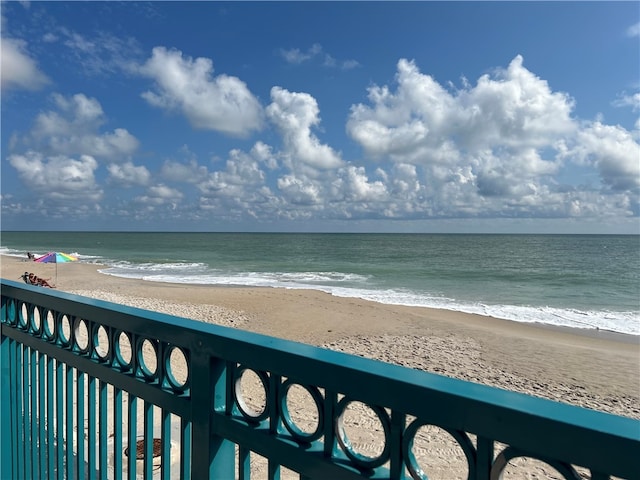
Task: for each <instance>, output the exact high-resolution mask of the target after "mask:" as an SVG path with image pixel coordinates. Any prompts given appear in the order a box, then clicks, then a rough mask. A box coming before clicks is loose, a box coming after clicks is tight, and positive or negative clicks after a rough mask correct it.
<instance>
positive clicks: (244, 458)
mask: <svg viewBox="0 0 640 480" xmlns="http://www.w3.org/2000/svg"><path fill="white" fill-rule="evenodd" d="M238 476H239V480H249V479H250V478H251V450H249V449H248V448H246V447H243V446H242V445H239V446H238Z"/></svg>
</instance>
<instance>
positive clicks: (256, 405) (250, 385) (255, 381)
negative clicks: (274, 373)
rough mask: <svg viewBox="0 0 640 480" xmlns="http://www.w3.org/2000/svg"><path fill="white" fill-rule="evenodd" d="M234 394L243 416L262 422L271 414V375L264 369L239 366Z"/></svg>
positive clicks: (252, 421) (251, 421)
mask: <svg viewBox="0 0 640 480" xmlns="http://www.w3.org/2000/svg"><path fill="white" fill-rule="evenodd" d="M233 395H234V397H235V402H236V405H237V406H238V409H239V410H240V413H242V416H243V417H244V418H245V419H246V420H247V421H248V422H250V423H260V422H262V421H263V420H265V419H266V418H267V417H268V416H269V411H270V409H269V405H268V402H269V377H268V376H267V373H266V372H264V371H262V370H258V371H256V370H253V369H251V368H248V367H239V368H238V369H236V371H235V381H234V389H233Z"/></svg>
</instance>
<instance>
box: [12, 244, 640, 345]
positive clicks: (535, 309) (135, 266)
mask: <svg viewBox="0 0 640 480" xmlns="http://www.w3.org/2000/svg"><path fill="white" fill-rule="evenodd" d="M52 250H57V251H62V252H66V253H73V254H77V255H78V256H79V258H80V261H82V262H86V263H98V264H101V265H104V267H103V268H101V270H100V271H101V272H102V273H104V274H105V275H116V276H121V277H129V278H141V279H144V280H148V281H154V282H177V283H198V284H210V285H247V286H254V287H279V288H311V289H316V290H322V291H325V292H329V293H331V294H333V295H336V296H343V297H358V298H364V299H367V300H373V301H376V302H380V303H388V304H400V305H412V306H426V307H436V308H444V309H449V310H458V311H463V312H471V313H479V314H483V315H491V316H494V317H499V318H505V319H510V320H515V321H520V322H540V323H548V324H554V325H564V326H570V327H577V328H600V329H606V330H612V331H617V332H622V333H630V334H634V335H640V237H639V236H624V235H621V236H617V235H442V234H439V235H431V234H298V233H282V234H278V233H264V234H261V233H114V232H109V233H97V232H83V233H76V232H73V233H71V232H37V233H35V232H3V233H2V237H1V238H0V253H2V254H5V255H19V256H24V255H25V252H27V251H31V252H33V253H35V254H36V255H39V254H44V253H46V252H48V251H52Z"/></svg>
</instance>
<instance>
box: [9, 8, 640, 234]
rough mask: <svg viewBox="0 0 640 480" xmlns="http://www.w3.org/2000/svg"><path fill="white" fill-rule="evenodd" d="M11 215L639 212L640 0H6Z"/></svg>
mask: <svg viewBox="0 0 640 480" xmlns="http://www.w3.org/2000/svg"><path fill="white" fill-rule="evenodd" d="M1 8H2V129H1V133H2V147H1V155H2V158H1V161H2V164H1V166H2V228H3V229H4V230H14V229H18V230H32V229H80V230H204V231H208V230H211V231H217V230H231V231H245V230H246V231H273V230H278V231H381V232H384V231H401V232H412V231H416V232H440V231H444V232H467V231H471V232H558V233H570V232H580V233H581V232H589V233H639V232H640V229H639V225H640V222H639V218H640V217H639V215H640V200H639V199H640V144H639V141H640V121H639V113H640V10H639V9H638V4H637V2H620V3H616V2H562V3H556V2H513V3H511V2H491V3H484V2H471V3H466V2H409V3H397V2H373V3H370V2H353V3H351V2H348V3H343V2H318V3H315V2H314V3H308V2H282V3H272V2H257V3H253V2H230V3H220V2H166V3H165V2H147V3H138V2H122V3H113V2H86V3H84V2H82V3H80V2H3V3H2V5H1Z"/></svg>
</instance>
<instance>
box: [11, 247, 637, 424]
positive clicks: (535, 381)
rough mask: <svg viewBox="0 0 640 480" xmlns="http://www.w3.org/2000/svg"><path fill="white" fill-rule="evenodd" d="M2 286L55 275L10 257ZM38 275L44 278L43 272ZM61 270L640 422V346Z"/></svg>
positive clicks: (136, 299) (177, 305)
mask: <svg viewBox="0 0 640 480" xmlns="http://www.w3.org/2000/svg"><path fill="white" fill-rule="evenodd" d="M0 260H1V267H2V268H1V271H2V277H3V278H7V279H10V280H15V281H21V280H20V279H19V276H20V275H21V274H22V273H24V271H25V270H26V271H33V273H35V274H36V275H38V276H41V277H54V271H55V270H54V269H55V266H54V265H51V264H32V263H31V262H27V261H23V260H22V259H20V258H17V257H11V256H2V257H1V258H0ZM35 267H37V268H35ZM102 267H103V266H101V265H96V264H84V263H79V262H73V263H65V264H61V265H59V266H58V267H57V287H58V290H59V291H65V292H69V293H74V294H80V295H83V296H88V297H94V298H101V299H103V300H107V301H112V302H115V303H122V304H128V305H130V306H135V307H139V308H144V309H147V310H157V311H162V312H163V313H168V314H171V315H175V316H180V317H186V318H192V319H194V320H199V321H206V322H210V323H217V324H221V325H226V326H230V327H234V328H242V329H244V330H247V331H253V332H256V333H261V334H266V335H270V336H274V337H279V338H284V339H287V340H292V341H297V342H302V343H307V344H311V345H315V346H319V347H322V348H330V349H335V350H340V351H344V352H347V353H351V354H355V355H361V356H365V357H369V358H373V359H376V360H381V361H385V362H388V363H395V364H399V365H404V366H407V367H410V368H416V369H421V370H426V371H430V372H432V373H438V374H442V375H447V376H451V377H455V378H460V379H463V380H468V381H473V382H476V383H483V384H486V385H491V386H496V387H499V388H504V389H508V390H512V391H518V392H521V393H526V394H531V395H535V396H541V397H544V398H548V399H552V400H556V401H562V402H565V403H571V404H575V405H580V406H584V407H587V408H593V409H596V410H600V411H605V412H609V413H615V414H619V415H624V416H630V417H634V418H640V336H634V335H627V334H622V333H616V332H609V331H605V330H582V329H575V328H570V327H560V326H554V325H546V324H540V323H523V322H516V321H511V320H503V319H498V318H493V317H485V316H481V315H477V314H467V313H462V312H456V311H450V310H443V309H433V308H428V307H408V306H400V305H389V304H382V303H377V302H373V301H369V300H362V299H358V298H351V297H338V296H334V295H332V294H330V293H326V292H323V291H319V290H297V289H284V288H265V287H255V288H254V287H244V286H233V287H228V286H212V285H194V284H175V283H161V282H152V281H145V280H140V279H129V278H123V277H116V276H113V275H109V274H103V273H100V272H99V269H100V268H102Z"/></svg>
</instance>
